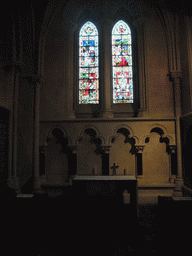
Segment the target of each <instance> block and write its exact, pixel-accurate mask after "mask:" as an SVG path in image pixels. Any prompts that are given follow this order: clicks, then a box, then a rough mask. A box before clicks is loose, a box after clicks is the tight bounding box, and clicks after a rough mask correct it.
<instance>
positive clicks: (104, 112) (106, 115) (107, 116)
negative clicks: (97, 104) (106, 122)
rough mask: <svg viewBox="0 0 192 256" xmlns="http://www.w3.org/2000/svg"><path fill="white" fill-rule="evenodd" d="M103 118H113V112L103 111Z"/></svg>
mask: <svg viewBox="0 0 192 256" xmlns="http://www.w3.org/2000/svg"><path fill="white" fill-rule="evenodd" d="M101 117H102V118H113V112H112V111H103V112H102V114H101Z"/></svg>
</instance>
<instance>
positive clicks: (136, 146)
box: [135, 145, 145, 153]
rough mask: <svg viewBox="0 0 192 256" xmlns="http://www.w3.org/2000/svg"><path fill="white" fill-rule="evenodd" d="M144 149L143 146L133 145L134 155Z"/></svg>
mask: <svg viewBox="0 0 192 256" xmlns="http://www.w3.org/2000/svg"><path fill="white" fill-rule="evenodd" d="M144 147H145V146H144V145H135V149H136V153H142V152H143V149H144Z"/></svg>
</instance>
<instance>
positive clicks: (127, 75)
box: [112, 20, 133, 103]
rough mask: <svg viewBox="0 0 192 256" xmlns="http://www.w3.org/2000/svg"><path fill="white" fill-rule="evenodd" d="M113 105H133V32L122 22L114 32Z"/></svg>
mask: <svg viewBox="0 0 192 256" xmlns="http://www.w3.org/2000/svg"><path fill="white" fill-rule="evenodd" d="M112 67H113V103H133V80H132V77H133V71H132V47H131V30H130V28H129V26H128V25H127V24H126V23H125V22H124V21H122V20H120V21H118V22H117V23H116V24H115V25H114V27H113V30H112Z"/></svg>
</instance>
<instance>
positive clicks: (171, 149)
mask: <svg viewBox="0 0 192 256" xmlns="http://www.w3.org/2000/svg"><path fill="white" fill-rule="evenodd" d="M175 153H176V146H174V145H169V146H168V154H169V166H170V170H169V182H170V183H174V182H175V180H174V176H173V175H172V172H171V170H172V154H175Z"/></svg>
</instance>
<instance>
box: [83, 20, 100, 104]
mask: <svg viewBox="0 0 192 256" xmlns="http://www.w3.org/2000/svg"><path fill="white" fill-rule="evenodd" d="M98 55H99V49H98V31H97V28H96V26H95V25H94V24H93V23H92V22H90V21H88V22H86V23H85V24H84V25H83V26H82V28H81V30H80V33H79V104H99V69H98V63H99V56H98Z"/></svg>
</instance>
